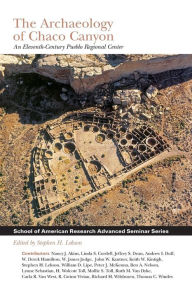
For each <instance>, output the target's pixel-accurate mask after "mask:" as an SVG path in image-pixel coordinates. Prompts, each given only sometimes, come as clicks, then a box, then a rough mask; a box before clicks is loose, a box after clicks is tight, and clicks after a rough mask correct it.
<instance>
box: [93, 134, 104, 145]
mask: <svg viewBox="0 0 192 288" xmlns="http://www.w3.org/2000/svg"><path fill="white" fill-rule="evenodd" d="M95 140H96V142H98V143H103V142H104V141H105V135H104V134H98V135H97V136H96V137H95Z"/></svg>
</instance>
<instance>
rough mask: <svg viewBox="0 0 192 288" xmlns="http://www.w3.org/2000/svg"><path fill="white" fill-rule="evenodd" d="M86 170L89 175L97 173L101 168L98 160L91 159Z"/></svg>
mask: <svg viewBox="0 0 192 288" xmlns="http://www.w3.org/2000/svg"><path fill="white" fill-rule="evenodd" d="M88 170H89V173H90V174H91V175H94V174H97V173H98V172H99V171H100V170H101V164H100V163H99V161H96V160H93V161H91V162H90V164H89V166H88Z"/></svg>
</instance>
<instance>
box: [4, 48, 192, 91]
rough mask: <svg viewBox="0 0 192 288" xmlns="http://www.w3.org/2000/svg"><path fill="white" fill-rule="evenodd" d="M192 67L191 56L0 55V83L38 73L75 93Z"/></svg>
mask: <svg viewBox="0 0 192 288" xmlns="http://www.w3.org/2000/svg"><path fill="white" fill-rule="evenodd" d="M187 67H192V55H191V54H181V55H148V54H146V55H124V54H117V55H108V54H107V55H104V54H101V55H92V54H90V55H38V57H37V55H0V81H3V79H4V77H5V76H8V75H12V74H17V73H38V74H40V75H43V76H46V77H48V78H50V79H53V80H55V81H57V82H59V83H63V84H69V85H71V87H72V88H73V89H74V90H75V92H76V93H78V94H82V93H84V92H91V91H93V90H94V89H95V87H96V86H98V85H101V84H104V83H109V82H114V81H117V80H119V79H121V78H122V77H127V76H129V75H130V74H132V73H135V77H137V72H138V73H147V74H155V73H160V72H164V71H166V70H175V69H183V68H187Z"/></svg>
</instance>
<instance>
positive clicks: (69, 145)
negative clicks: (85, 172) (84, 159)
mask: <svg viewBox="0 0 192 288" xmlns="http://www.w3.org/2000/svg"><path fill="white" fill-rule="evenodd" d="M64 151H65V153H67V154H72V153H73V152H74V151H75V144H74V143H72V142H67V143H66V144H65V145H64Z"/></svg>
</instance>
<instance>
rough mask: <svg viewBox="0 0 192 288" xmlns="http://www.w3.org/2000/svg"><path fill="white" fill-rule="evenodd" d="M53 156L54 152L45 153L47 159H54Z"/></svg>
mask: <svg viewBox="0 0 192 288" xmlns="http://www.w3.org/2000/svg"><path fill="white" fill-rule="evenodd" d="M52 156H53V152H52V151H50V150H47V151H45V157H47V158H52Z"/></svg>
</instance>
